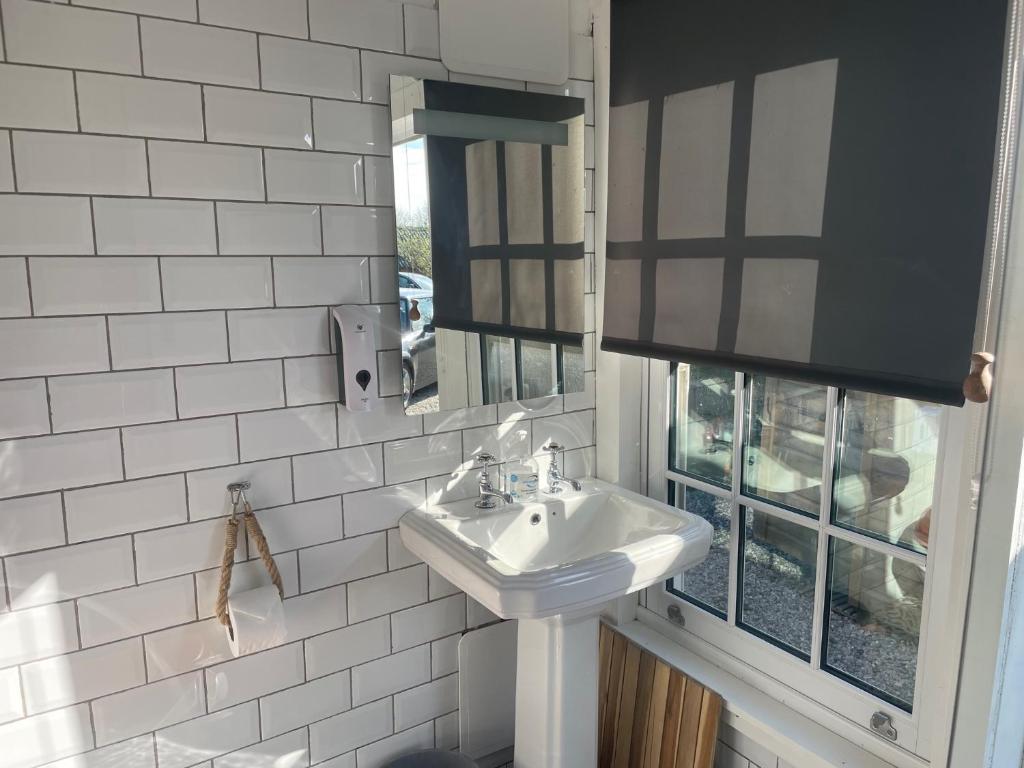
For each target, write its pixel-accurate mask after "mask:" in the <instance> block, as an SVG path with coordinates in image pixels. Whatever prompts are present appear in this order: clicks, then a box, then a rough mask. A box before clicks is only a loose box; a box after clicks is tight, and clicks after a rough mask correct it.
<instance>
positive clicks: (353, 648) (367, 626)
mask: <svg viewBox="0 0 1024 768" xmlns="http://www.w3.org/2000/svg"><path fill="white" fill-rule="evenodd" d="M389 653H391V630H390V623H389V619H388V617H387V616H382V617H380V618H378V619H373V620H372V621H364V622H362V623H360V624H353V625H352V626H350V627H345V628H343V629H337V630H335V631H333V632H328V633H327V634H325V635H320V636H318V637H314V638H311V639H309V640H307V641H306V676H307V677H308V678H310V679H313V678H317V677H320V676H321V675H327V674H330V673H333V672H337V671H338V670H343V669H348V668H349V667H352V666H355V665H357V664H362V663H364V662H367V661H371V660H373V659H379V658H381V657H382V656H387V655H388V654H389Z"/></svg>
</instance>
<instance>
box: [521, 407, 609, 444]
mask: <svg viewBox="0 0 1024 768" xmlns="http://www.w3.org/2000/svg"><path fill="white" fill-rule="evenodd" d="M549 443H558V444H559V445H562V446H564V447H565V448H569V449H572V448H582V447H584V446H588V445H593V444H594V412H593V411H576V412H574V413H566V414H563V415H562V416H551V417H548V418H544V419H535V420H534V422H533V452H534V453H535V454H542V453H543V452H544V451H543V447H544V446H545V445H548V444H549Z"/></svg>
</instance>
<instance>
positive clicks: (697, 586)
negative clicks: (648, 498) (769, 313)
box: [676, 485, 731, 619]
mask: <svg viewBox="0 0 1024 768" xmlns="http://www.w3.org/2000/svg"><path fill="white" fill-rule="evenodd" d="M676 488H677V489H678V490H677V492H676V506H678V507H680V508H681V509H685V510H686V511H687V512H690V513H691V514H694V515H697V516H698V517H703V518H704V519H705V520H707V521H708V522H709V523H711V528H712V533H711V550H710V551H709V552H708V556H707V558H705V559H704V561H703V562H701V563H700V564H699V565H697V566H695V567H693V568H691V569H690V570H688V571H686V572H685V573H683V574H682V575H681V576H679V578H678V579H676V587H677V588H678V589H679V590H680V592H681V593H682V594H683V595H684V596H686V597H688V598H690V599H692V600H694V601H695V602H697V603H698V604H700V605H701V606H703V607H705V608H708V609H710V610H711V611H713V612H714V613H717V614H718V615H719V616H721V617H722V618H723V619H724V618H725V617H726V615H727V614H728V612H729V528H730V513H729V510H730V507H731V503H730V501H729V499H723V498H721V497H720V496H713V495H712V494H710V493H706V492H704V491H698V490H697V489H695V488H686V487H685V486H683V485H677V486H676Z"/></svg>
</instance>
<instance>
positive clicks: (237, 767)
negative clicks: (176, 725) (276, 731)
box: [213, 729, 309, 768]
mask: <svg viewBox="0 0 1024 768" xmlns="http://www.w3.org/2000/svg"><path fill="white" fill-rule="evenodd" d="M263 735H264V737H266V734H263ZM306 765H309V741H308V737H307V734H306V731H305V729H300V730H297V731H292V732H291V733H286V734H284V735H283V736H277V737H275V738H272V739H271V738H264V740H263V741H261V742H260V743H259V744H253V745H252V746H250V747H245V748H244V749H239V750H236V751H234V752H230V753H228V754H226V755H224V756H223V757H218V758H216V759H214V761H213V768H251V766H296V768H298V766H306Z"/></svg>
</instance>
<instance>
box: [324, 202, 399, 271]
mask: <svg viewBox="0 0 1024 768" xmlns="http://www.w3.org/2000/svg"><path fill="white" fill-rule="evenodd" d="M323 217H324V253H326V254H332V255H338V256H374V255H382V256H390V255H392V254H394V253H395V213H394V210H393V209H391V208H359V207H347V206H333V205H331V206H324V208H323ZM392 279H393V278H392Z"/></svg>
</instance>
